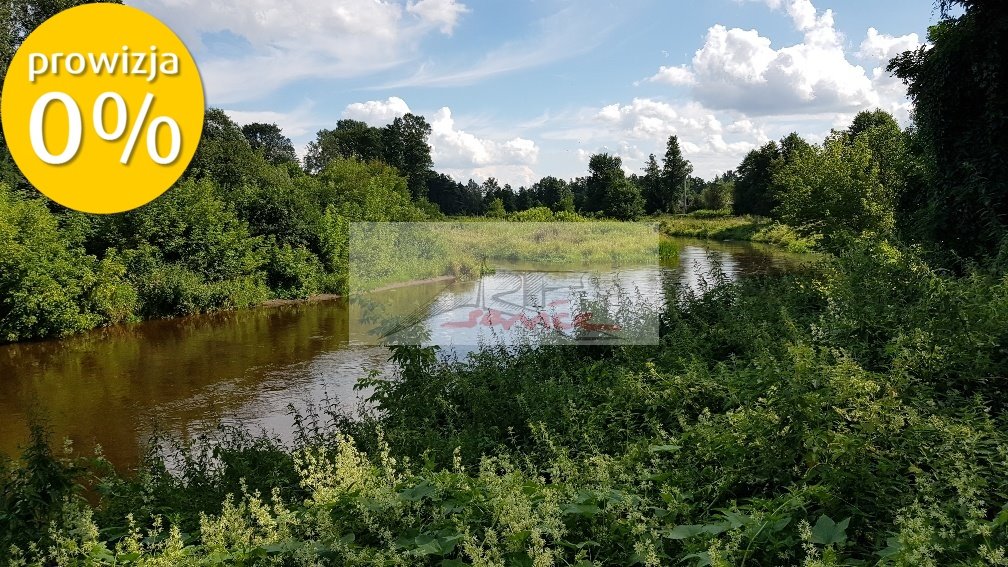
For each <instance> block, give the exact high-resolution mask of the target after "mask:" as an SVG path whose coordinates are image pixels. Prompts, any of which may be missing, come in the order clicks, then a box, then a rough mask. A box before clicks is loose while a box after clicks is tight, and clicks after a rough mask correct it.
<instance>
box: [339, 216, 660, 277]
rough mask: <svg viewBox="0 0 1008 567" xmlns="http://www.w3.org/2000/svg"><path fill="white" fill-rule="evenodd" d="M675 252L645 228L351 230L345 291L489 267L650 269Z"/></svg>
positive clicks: (367, 226)
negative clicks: (633, 266)
mask: <svg viewBox="0 0 1008 567" xmlns="http://www.w3.org/2000/svg"><path fill="white" fill-rule="evenodd" d="M675 248H676V245H675V243H674V242H673V241H671V240H669V239H667V238H666V239H660V238H659V233H658V231H657V226H656V225H655V224H652V223H627V222H616V221H587V222H505V221H498V222H491V221H487V222H475V221H472V220H466V221H447V222H444V221H439V222H430V223H354V225H353V226H352V227H351V234H350V270H349V276H350V289H351V292H362V291H368V290H371V289H375V288H378V287H381V286H384V285H388V284H393V283H399V282H405V281H413V280H424V279H428V278H433V277H438V276H454V277H457V278H459V279H467V278H471V277H477V276H478V275H479V274H480V273H483V272H485V271H486V270H488V269H493V267H494V266H500V265H506V264H511V263H522V264H526V265H536V266H541V267H544V268H548V267H560V266H563V267H572V266H631V265H647V264H652V265H657V264H658V263H659V258H661V259H662V260H667V259H672V258H674V257H675V255H676V253H677V252H676V249H675Z"/></svg>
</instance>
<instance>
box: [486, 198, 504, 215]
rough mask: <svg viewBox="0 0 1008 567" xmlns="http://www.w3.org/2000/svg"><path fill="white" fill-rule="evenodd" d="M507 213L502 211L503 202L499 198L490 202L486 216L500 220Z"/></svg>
mask: <svg viewBox="0 0 1008 567" xmlns="http://www.w3.org/2000/svg"><path fill="white" fill-rule="evenodd" d="M506 214H507V211H505V210H504V201H503V200H501V198H500V197H498V198H496V199H494V200H493V201H490V205H489V206H488V207H487V213H486V216H487V217H489V218H492V219H502V218H504V215H506Z"/></svg>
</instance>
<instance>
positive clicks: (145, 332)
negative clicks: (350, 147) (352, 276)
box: [0, 241, 793, 466]
mask: <svg viewBox="0 0 1008 567" xmlns="http://www.w3.org/2000/svg"><path fill="white" fill-rule="evenodd" d="M680 249H681V251H680V260H679V263H678V265H677V266H675V267H671V268H667V269H666V271H661V270H660V269H659V268H657V267H650V268H646V269H643V271H638V272H633V271H627V270H623V271H622V273H624V275H626V274H627V273H629V274H631V281H632V282H634V283H635V285H636V287H638V288H640V289H641V291H642V293H643V294H644V295H648V296H656V295H660V285H659V284H658V282H660V281H661V280H662V279H668V278H671V279H673V280H678V281H681V282H683V283H685V284H686V285H690V286H694V287H695V286H696V285H698V283H699V281H700V278H701V276H702V275H703V274H704V273H706V272H707V271H709V268H710V265H711V261H714V262H716V263H720V265H721V267H722V269H723V270H724V271H725V273H726V274H727V275H729V276H730V277H737V276H738V275H743V274H750V273H760V272H765V271H767V270H771V269H775V268H779V267H782V266H786V265H788V264H790V263H791V262H793V259H792V258H788V257H785V256H781V255H780V254H779V253H777V252H775V251H772V250H769V249H767V248H763V247H757V246H751V245H743V244H736V245H723V244H711V243H705V242H703V243H702V242H691V241H682V242H681V245H680ZM554 277H570V273H566V274H560V275H554ZM467 285H470V286H471V285H473V284H467ZM461 289H465V287H464V286H463V287H462V288H461ZM444 293H446V291H445V285H444V284H428V285H421V286H413V287H406V288H400V289H396V290H390V291H387V292H382V294H381V295H380V297H379V299H380V301H381V302H382V303H383V304H387V305H392V306H393V308H395V306H397V305H398V306H399V308H400V309H407V308H409V309H416V306H417V305H420V304H423V302H424V301H429V300H430V298H432V297H433V298H435V299H436V298H437V297H440V296H442V295H443V294H444ZM350 317H351V313H350V309H349V308H348V305H347V303H346V302H345V301H341V300H337V301H330V302H325V303H308V304H299V305H286V306H279V307H264V308H260V309H254V310H247V311H240V312H233V313H223V314H215V315H208V316H200V317H190V318H185V319H175V320H164V321H151V322H147V323H143V324H139V325H132V326H128V327H117V328H112V329H105V330H101V331H96V332H92V333H88V334H85V335H82V336H78V337H74V338H70V339H66V340H62V341H47V342H38V343H24V344H15V345H6V346H0V452H2V453H4V454H7V455H15V454H17V452H18V447H19V446H20V445H22V444H23V443H24V441H25V440H26V438H27V423H28V420H29V416H30V415H31V414H32V413H33V412H37V413H38V414H40V415H43V416H44V417H45V419H46V420H47V422H48V424H49V426H50V428H51V429H52V431H53V433H54V435H55V437H56V438H57V439H60V438H63V437H68V438H70V439H72V440H73V441H74V443H75V446H76V447H77V448H78V449H79V450H88V449H90V448H91V447H92V446H93V445H94V444H95V443H99V444H101V445H102V446H103V449H104V451H105V453H106V455H107V456H108V457H109V458H110V459H111V460H112V461H113V462H114V463H117V464H118V465H121V466H129V465H131V464H133V463H135V462H136V461H137V459H138V458H139V456H140V454H141V448H142V447H143V446H144V443H145V439H146V437H147V435H149V432H150V431H151V427H152V424H153V423H155V422H156V423H157V425H158V427H159V428H160V429H162V430H164V431H166V432H168V433H170V434H171V435H174V436H177V437H180V438H187V437H191V436H192V435H195V434H197V433H200V432H202V431H206V430H208V429H211V428H213V427H215V425H216V424H217V423H218V422H221V421H225V422H231V423H239V424H242V425H245V426H248V427H253V428H258V427H264V428H266V429H268V430H273V431H277V432H279V433H281V434H283V433H284V432H288V433H289V430H290V425H291V418H290V416H289V415H287V407H288V405H289V404H294V405H296V406H302V407H303V406H304V404H305V403H306V402H307V401H314V402H319V401H320V400H322V399H323V398H324V397H325V396H326V395H329V396H330V397H335V398H337V399H339V400H340V401H341V402H342V403H344V404H347V405H353V404H355V403H356V399H357V396H358V393H356V392H354V391H353V385H354V384H355V383H356V381H357V379H358V378H359V377H360V376H362V375H365V374H367V373H368V372H369V371H370V370H379V371H382V372H389V371H391V369H390V368H389V366H388V362H387V360H388V352H387V350H386V349H384V348H382V347H375V346H368V345H367V344H361V341H359V340H357V338H356V337H353V336H351V324H350V323H351V319H350ZM282 436H283V435H282Z"/></svg>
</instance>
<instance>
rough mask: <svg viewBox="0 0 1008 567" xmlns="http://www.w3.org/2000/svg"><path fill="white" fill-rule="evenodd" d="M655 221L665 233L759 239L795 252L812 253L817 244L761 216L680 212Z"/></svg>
mask: <svg viewBox="0 0 1008 567" xmlns="http://www.w3.org/2000/svg"><path fill="white" fill-rule="evenodd" d="M658 222H659V227H660V230H661V232H662V234H666V235H668V236H684V237H692V238H707V239H711V240H736V241H745V242H759V243H762V244H771V245H774V246H780V247H782V248H786V249H787V250H788V251H790V252H795V253H807V252H812V251H814V250H815V248H816V244H817V239H816V238H814V237H802V236H801V235H799V234H798V233H797V232H795V230H794V229H793V228H791V227H789V226H786V225H783V224H781V223H779V222H776V221H773V220H770V219H765V218H761V217H751V216H744V217H733V216H722V215H711V216H707V215H699V216H695V215H680V216H662V217H659V219H658Z"/></svg>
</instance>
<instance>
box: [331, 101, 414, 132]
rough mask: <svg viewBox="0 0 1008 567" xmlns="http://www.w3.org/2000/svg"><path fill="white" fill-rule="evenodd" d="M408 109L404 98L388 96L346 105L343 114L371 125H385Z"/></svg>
mask: <svg viewBox="0 0 1008 567" xmlns="http://www.w3.org/2000/svg"><path fill="white" fill-rule="evenodd" d="M409 111H410V107H409V105H408V104H406V101H405V100H403V99H401V98H399V97H397V96H390V97H388V99H387V100H369V101H367V102H355V103H353V104H351V105H349V106H347V107H346V110H344V111H343V116H344V117H345V118H353V119H354V120H360V121H362V122H367V123H368V124H371V125H372V126H385V125H386V124H391V123H392V121H393V120H395V119H396V118H398V117H400V116H403V115H405V114H407V113H408V112H409Z"/></svg>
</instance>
